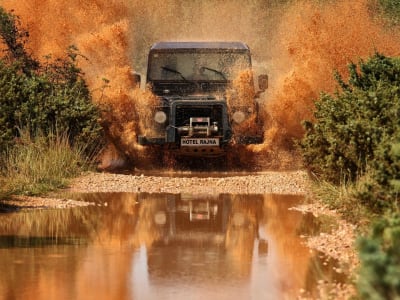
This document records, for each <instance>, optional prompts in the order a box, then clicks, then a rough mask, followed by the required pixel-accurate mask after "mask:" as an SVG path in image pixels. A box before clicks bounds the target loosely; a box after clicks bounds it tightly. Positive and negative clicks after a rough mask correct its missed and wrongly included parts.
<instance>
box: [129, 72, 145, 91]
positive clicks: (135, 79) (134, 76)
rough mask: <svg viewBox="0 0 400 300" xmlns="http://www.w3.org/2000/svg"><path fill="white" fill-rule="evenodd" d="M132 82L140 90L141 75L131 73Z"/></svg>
mask: <svg viewBox="0 0 400 300" xmlns="http://www.w3.org/2000/svg"><path fill="white" fill-rule="evenodd" d="M130 80H131V82H132V86H133V87H134V88H140V81H141V80H142V78H141V76H140V74H139V73H136V72H131V73H130Z"/></svg>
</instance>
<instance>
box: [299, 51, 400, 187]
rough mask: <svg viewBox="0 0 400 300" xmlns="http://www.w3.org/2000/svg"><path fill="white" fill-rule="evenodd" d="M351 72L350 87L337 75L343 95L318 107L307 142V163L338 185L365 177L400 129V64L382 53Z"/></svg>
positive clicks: (308, 125) (326, 98) (321, 101)
mask: <svg viewBox="0 0 400 300" xmlns="http://www.w3.org/2000/svg"><path fill="white" fill-rule="evenodd" d="M349 72H350V77H349V80H348V82H347V83H345V82H344V81H343V79H342V78H341V77H340V76H339V75H337V76H336V78H337V81H338V83H339V86H340V89H341V90H340V91H338V92H337V93H336V94H335V95H333V96H332V95H328V94H326V93H323V94H322V95H321V97H320V99H319V101H317V102H316V104H315V106H316V110H315V114H314V116H315V122H311V121H306V122H305V123H304V125H305V129H306V134H305V137H304V139H303V140H302V141H301V148H302V153H303V157H304V161H305V164H306V165H307V166H308V167H309V168H310V169H311V170H312V171H314V172H316V173H317V174H319V175H320V176H322V178H323V179H327V180H329V181H331V182H335V183H339V182H341V181H343V179H344V180H355V179H357V178H358V177H359V176H361V175H362V174H363V173H364V172H365V170H366V169H367V166H368V167H369V166H370V165H371V163H372V162H373V161H374V160H376V159H377V157H378V155H377V149H378V148H379V147H384V146H383V145H382V142H385V141H390V139H388V138H387V137H392V136H395V135H397V133H398V131H399V125H400V101H399V100H400V60H399V59H398V58H388V57H385V56H383V55H381V54H378V53H376V54H375V55H374V56H373V57H371V58H370V59H369V60H367V61H360V63H359V67H357V65H356V64H351V65H350V66H349ZM379 163H380V162H377V163H376V162H375V163H374V164H379ZM374 166H375V165H374Z"/></svg>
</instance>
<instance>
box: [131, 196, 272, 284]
mask: <svg viewBox="0 0 400 300" xmlns="http://www.w3.org/2000/svg"><path fill="white" fill-rule="evenodd" d="M138 201H139V203H140V204H139V206H140V207H141V208H140V211H141V213H140V214H141V215H142V216H143V217H140V218H141V219H142V218H144V216H146V217H145V218H146V220H149V222H146V224H147V227H146V228H144V227H141V230H142V231H143V232H144V231H147V232H149V233H151V235H152V236H153V237H154V239H153V240H152V243H151V244H149V245H148V248H147V255H148V265H149V272H150V274H151V275H152V277H153V278H154V277H165V276H167V277H169V276H170V275H171V274H175V275H178V274H179V277H181V276H183V274H192V273H193V272H194V270H195V271H196V274H197V275H198V274H199V273H204V274H208V275H207V276H209V274H219V276H227V274H231V275H229V276H234V277H235V278H239V277H240V278H248V275H249V272H250V268H251V263H249V262H250V261H251V259H252V255H253V249H254V246H255V245H257V244H258V246H259V249H258V253H259V254H262V255H265V254H266V250H264V249H265V246H266V245H267V243H266V241H265V240H262V239H259V235H258V230H259V228H258V222H259V220H258V218H259V217H260V216H259V214H260V211H262V203H263V196H262V195H254V196H252V201H248V196H247V197H245V198H241V197H240V196H232V195H228V194H226V195H219V196H217V197H216V196H193V195H172V194H160V195H155V194H151V195H147V194H139V195H138ZM144 208H145V209H144ZM143 209H144V210H143ZM150 218H151V219H152V220H151V219H150ZM238 219H240V221H239V222H238ZM140 222H143V221H142V220H141V221H140ZM260 246H261V247H264V248H260ZM260 249H261V250H260ZM165 257H168V259H167V260H166V259H165ZM160 272H166V273H167V274H161V273H160ZM183 277H184V276H183Z"/></svg>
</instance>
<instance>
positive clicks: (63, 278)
mask: <svg viewBox="0 0 400 300" xmlns="http://www.w3.org/2000/svg"><path fill="white" fill-rule="evenodd" d="M73 197H74V198H75V199H79V200H84V201H88V202H93V203H94V204H95V205H92V206H89V207H79V208H78V207H77V208H72V209H63V210H60V209H59V210H55V209H54V210H33V211H23V212H18V213H8V214H0V270H7V271H6V272H5V271H3V272H2V276H1V281H0V298H5V299H15V298H16V299H24V298H34V299H87V297H88V295H90V298H93V299H185V298H190V299H293V298H296V296H297V295H299V291H300V290H301V289H304V290H306V291H307V293H308V294H309V295H313V294H315V293H316V284H317V282H318V280H324V281H329V282H331V281H339V282H342V281H343V280H345V278H344V276H343V274H338V273H336V272H335V271H334V269H335V267H336V262H335V261H327V260H326V259H325V258H324V257H323V256H321V255H320V254H318V253H317V254H315V253H311V252H310V251H309V249H308V248H307V247H306V246H304V244H303V243H302V242H303V240H302V238H301V237H300V235H301V234H302V233H303V232H304V231H306V232H307V233H312V232H318V231H319V230H320V228H319V227H320V224H319V222H318V221H317V220H315V219H313V218H312V217H311V215H304V214H302V213H301V212H298V211H293V210H289V208H290V207H293V206H295V205H296V204H299V203H301V202H302V201H303V198H302V197H300V196H287V195H230V194H229V195H228V194H226V195H219V196H202V195H192V194H181V195H175V194H133V193H99V194H79V195H73Z"/></svg>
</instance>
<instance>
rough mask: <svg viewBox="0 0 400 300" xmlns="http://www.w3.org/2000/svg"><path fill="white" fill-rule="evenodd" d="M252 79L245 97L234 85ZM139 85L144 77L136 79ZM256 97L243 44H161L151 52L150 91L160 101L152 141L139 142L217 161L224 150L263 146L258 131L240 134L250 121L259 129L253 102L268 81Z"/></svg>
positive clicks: (262, 80) (148, 138)
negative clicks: (242, 78) (231, 145)
mask: <svg viewBox="0 0 400 300" xmlns="http://www.w3.org/2000/svg"><path fill="white" fill-rule="evenodd" d="M243 74H248V76H247V77H246V82H247V84H248V86H249V87H248V88H247V89H246V93H247V96H248V97H250V98H251V99H250V100H247V101H242V100H243V99H237V98H240V97H241V98H243V97H245V96H243V93H242V94H241V93H240V91H238V90H237V88H235V87H234V84H233V82H234V81H235V80H236V79H237V78H240V76H242V75H243ZM137 76H138V78H136V80H137V81H139V82H140V76H139V75H137ZM258 83H259V88H260V92H258V93H256V92H255V91H254V83H253V75H252V71H251V57H250V50H249V48H248V47H247V45H245V44H243V43H241V42H160V43H156V44H154V45H153V47H152V48H151V49H150V53H149V58H148V70H147V85H148V86H149V88H150V89H151V91H152V92H153V93H154V94H155V95H156V96H157V97H158V99H159V106H158V107H155V108H154V112H153V119H154V120H153V121H154V122H153V127H154V131H155V132H156V134H154V135H153V136H143V135H139V136H138V142H139V144H141V145H160V146H164V148H166V149H169V150H174V151H175V152H176V153H178V154H180V155H190V156H194V155H196V156H211V157H212V156H219V155H222V154H224V153H225V152H226V146H227V145H228V144H229V143H230V142H231V141H232V140H235V141H236V142H237V143H243V144H252V143H259V142H261V141H262V134H261V132H262V129H261V126H259V124H257V125H256V124H252V126H253V127H257V126H258V128H256V131H254V132H251V133H250V132H249V131H246V130H242V131H241V132H239V130H236V128H237V127H238V126H240V125H241V124H244V123H246V121H251V122H252V123H259V118H258V103H257V102H256V101H255V98H257V97H258V95H260V93H261V92H263V91H264V90H265V89H266V88H267V76H266V75H260V76H259V77H258Z"/></svg>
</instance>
